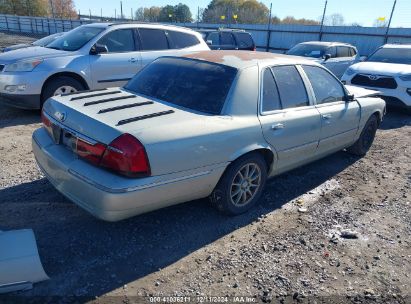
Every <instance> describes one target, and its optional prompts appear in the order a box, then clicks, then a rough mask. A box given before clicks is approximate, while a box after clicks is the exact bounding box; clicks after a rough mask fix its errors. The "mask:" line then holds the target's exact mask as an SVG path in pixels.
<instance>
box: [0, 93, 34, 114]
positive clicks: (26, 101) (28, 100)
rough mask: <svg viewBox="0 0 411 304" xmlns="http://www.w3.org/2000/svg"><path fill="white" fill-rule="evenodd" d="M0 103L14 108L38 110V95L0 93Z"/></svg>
mask: <svg viewBox="0 0 411 304" xmlns="http://www.w3.org/2000/svg"><path fill="white" fill-rule="evenodd" d="M0 103H1V104H5V105H8V106H11V107H14V108H20V109H28V110H38V109H40V95H18V94H6V93H0Z"/></svg>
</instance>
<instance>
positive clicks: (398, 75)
mask: <svg viewBox="0 0 411 304" xmlns="http://www.w3.org/2000/svg"><path fill="white" fill-rule="evenodd" d="M342 80H343V82H345V83H346V84H351V85H355V86H361V87H364V88H369V89H373V90H378V91H380V92H381V97H382V98H383V99H385V101H386V102H387V105H388V106H392V107H400V108H405V109H406V110H408V112H409V113H411V45H410V44H408V45H398V44H386V45H383V46H382V47H380V48H379V49H377V50H376V51H375V52H374V53H373V54H371V55H370V56H369V57H368V58H367V60H366V61H364V62H360V63H357V64H354V65H352V66H351V67H350V68H349V69H347V71H346V72H345V74H344V76H343V78H342Z"/></svg>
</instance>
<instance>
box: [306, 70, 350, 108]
mask: <svg viewBox="0 0 411 304" xmlns="http://www.w3.org/2000/svg"><path fill="white" fill-rule="evenodd" d="M303 66H312V67H317V68H319V69H322V70H324V71H325V72H326V73H328V74H329V75H331V76H332V77H333V78H334V79H335V80H337V81H338V82H339V84H340V85H341V87H342V89H343V91H344V94H345V96H344V100H339V101H333V102H327V103H320V104H318V103H317V97H316V96H315V93H314V88H313V86H312V85H311V81H310V80H309V78H308V76H307V74H306V73H305V71H304V68H303ZM299 68H300V69H301V73H302V74H303V75H304V76H303V77H304V78H305V79H306V81H307V83H306V85H307V86H309V88H310V92H311V94H312V98H313V104H314V106H315V107H316V108H322V107H328V106H330V105H338V104H346V103H347V102H348V101H347V100H348V95H349V93H348V91H347V88H346V87H345V85H344V84H343V83H342V82H341V81H340V80H339V79H338V77H337V76H335V75H334V74H333V73H331V72H330V71H328V70H327V69H326V68H324V67H323V66H320V65H314V64H309V63H304V64H302V65H299Z"/></svg>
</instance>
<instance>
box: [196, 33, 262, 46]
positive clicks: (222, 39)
mask: <svg viewBox="0 0 411 304" xmlns="http://www.w3.org/2000/svg"><path fill="white" fill-rule="evenodd" d="M199 32H200V33H201V34H202V35H203V38H204V40H205V42H206V43H207V44H208V46H209V47H210V49H212V50H246V51H255V49H256V48H255V43H254V40H253V38H252V37H251V34H250V33H248V32H246V31H244V30H231V29H224V30H199Z"/></svg>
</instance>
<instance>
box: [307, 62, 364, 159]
mask: <svg viewBox="0 0 411 304" xmlns="http://www.w3.org/2000/svg"><path fill="white" fill-rule="evenodd" d="M302 68H303V70H304V72H305V74H306V75H307V78H308V80H309V81H310V83H311V86H312V89H313V93H314V95H315V99H316V104H317V105H316V108H317V109H318V111H319V112H320V115H321V136H320V142H319V145H318V149H317V154H324V153H325V154H327V153H330V152H333V151H338V150H341V149H342V148H345V147H347V145H350V144H351V143H352V142H353V140H354V139H355V136H356V134H357V131H358V127H359V122H360V118H361V110H360V107H359V105H358V103H357V102H356V101H353V102H347V101H346V92H345V90H344V87H343V85H342V84H341V83H340V82H339V81H338V80H337V79H335V77H334V76H333V75H331V74H330V73H329V72H328V71H327V70H325V69H323V68H321V67H317V66H309V65H304V66H302Z"/></svg>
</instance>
